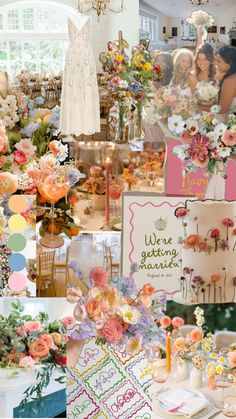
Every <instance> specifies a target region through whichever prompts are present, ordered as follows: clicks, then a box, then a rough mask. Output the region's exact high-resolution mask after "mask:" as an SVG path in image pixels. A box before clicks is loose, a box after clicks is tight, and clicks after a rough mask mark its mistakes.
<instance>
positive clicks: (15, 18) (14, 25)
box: [7, 10, 20, 31]
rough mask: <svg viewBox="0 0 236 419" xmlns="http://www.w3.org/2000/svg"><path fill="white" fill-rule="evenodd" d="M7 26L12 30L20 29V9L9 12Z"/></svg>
mask: <svg viewBox="0 0 236 419" xmlns="http://www.w3.org/2000/svg"><path fill="white" fill-rule="evenodd" d="M7 27H8V29H9V30H10V31H18V30H19V29H20V19H19V12H18V10H10V11H9V12H8V25H7Z"/></svg>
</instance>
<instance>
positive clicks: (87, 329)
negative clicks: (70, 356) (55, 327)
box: [70, 319, 97, 340]
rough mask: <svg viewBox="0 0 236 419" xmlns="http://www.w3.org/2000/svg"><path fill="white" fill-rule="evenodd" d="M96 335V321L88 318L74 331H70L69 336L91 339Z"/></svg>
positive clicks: (77, 338)
mask: <svg viewBox="0 0 236 419" xmlns="http://www.w3.org/2000/svg"><path fill="white" fill-rule="evenodd" d="M95 336H97V329H96V323H95V322H92V321H91V320H89V319H85V320H83V322H81V324H80V325H78V328H77V329H76V331H74V332H72V333H71V335H70V337H71V339H73V340H86V339H92V338H94V337H95Z"/></svg>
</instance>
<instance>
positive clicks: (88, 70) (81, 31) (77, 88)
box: [60, 13, 100, 136]
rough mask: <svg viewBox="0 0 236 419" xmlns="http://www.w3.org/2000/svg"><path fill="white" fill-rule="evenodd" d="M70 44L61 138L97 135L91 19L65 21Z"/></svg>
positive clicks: (75, 18) (96, 87) (63, 88)
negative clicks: (62, 135)
mask: <svg viewBox="0 0 236 419" xmlns="http://www.w3.org/2000/svg"><path fill="white" fill-rule="evenodd" d="M68 30H69V38H70V44H69V48H68V51H67V55H66V62H65V68H64V74H63V86H62V97H61V121H60V130H61V132H62V134H64V135H74V136H79V135H81V134H84V135H93V134H95V133H96V132H100V106H99V91H98V84H97V72H96V64H95V59H94V55H93V51H92V47H91V44H90V38H91V18H90V17H87V16H86V17H82V16H81V15H79V14H78V13H77V14H75V15H74V16H73V17H71V18H69V21H68Z"/></svg>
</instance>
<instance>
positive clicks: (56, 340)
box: [51, 332, 62, 346]
mask: <svg viewBox="0 0 236 419" xmlns="http://www.w3.org/2000/svg"><path fill="white" fill-rule="evenodd" d="M51 336H52V338H53V342H54V343H55V345H56V346H59V345H60V344H61V341H62V337H61V335H60V333H57V332H52V333H51Z"/></svg>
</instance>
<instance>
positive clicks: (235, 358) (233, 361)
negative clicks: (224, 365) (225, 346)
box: [228, 351, 236, 368]
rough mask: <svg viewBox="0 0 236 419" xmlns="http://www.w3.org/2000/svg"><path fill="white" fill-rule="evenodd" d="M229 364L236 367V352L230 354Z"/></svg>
mask: <svg viewBox="0 0 236 419" xmlns="http://www.w3.org/2000/svg"><path fill="white" fill-rule="evenodd" d="M228 362H229V365H230V366H231V367H233V368H235V367H236V351H234V352H229V353H228Z"/></svg>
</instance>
